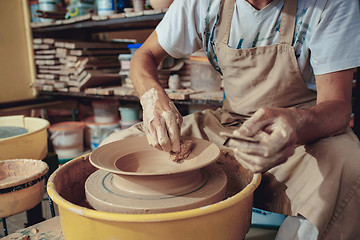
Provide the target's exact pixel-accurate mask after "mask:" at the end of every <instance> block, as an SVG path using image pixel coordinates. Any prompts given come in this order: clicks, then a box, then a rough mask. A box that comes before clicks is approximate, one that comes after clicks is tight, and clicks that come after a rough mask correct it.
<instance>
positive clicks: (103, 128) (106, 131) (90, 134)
mask: <svg viewBox="0 0 360 240" xmlns="http://www.w3.org/2000/svg"><path fill="white" fill-rule="evenodd" d="M83 123H84V125H85V132H84V133H85V146H86V147H90V148H91V149H92V150H94V149H96V148H97V147H98V146H99V144H100V143H101V142H102V141H103V140H104V139H105V138H106V137H107V136H109V135H110V134H111V133H113V132H115V131H117V130H120V123H119V121H115V122H112V123H96V122H95V120H94V117H89V118H86V119H84V120H83Z"/></svg>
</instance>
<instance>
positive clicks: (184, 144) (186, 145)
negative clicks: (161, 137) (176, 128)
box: [170, 139, 193, 162]
mask: <svg viewBox="0 0 360 240" xmlns="http://www.w3.org/2000/svg"><path fill="white" fill-rule="evenodd" d="M192 145H193V142H192V141H191V140H190V139H186V140H181V141H180V152H178V153H175V152H173V151H170V159H171V160H172V161H174V162H180V161H181V160H183V159H185V158H187V157H188V156H189V155H190V153H191V150H192Z"/></svg>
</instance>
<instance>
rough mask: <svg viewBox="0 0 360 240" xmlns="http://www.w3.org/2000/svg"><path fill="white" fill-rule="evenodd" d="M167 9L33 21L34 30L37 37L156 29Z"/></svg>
mask: <svg viewBox="0 0 360 240" xmlns="http://www.w3.org/2000/svg"><path fill="white" fill-rule="evenodd" d="M164 12H165V10H156V11H155V10H146V11H142V12H139V13H130V14H124V13H121V14H114V15H111V16H107V17H100V16H97V15H91V14H88V15H84V16H80V17H76V18H72V19H61V20H57V21H55V22H36V23H32V24H31V26H32V32H33V35H34V36H35V37H37V36H42V35H44V34H45V35H49V34H50V35H51V34H59V33H64V32H66V33H67V36H69V35H71V34H72V33H73V32H78V31H81V32H86V33H96V32H111V31H122V30H136V29H154V28H155V27H156V26H157V24H158V23H159V22H160V21H161V19H162V18H163V17H164V14H165V13H164Z"/></svg>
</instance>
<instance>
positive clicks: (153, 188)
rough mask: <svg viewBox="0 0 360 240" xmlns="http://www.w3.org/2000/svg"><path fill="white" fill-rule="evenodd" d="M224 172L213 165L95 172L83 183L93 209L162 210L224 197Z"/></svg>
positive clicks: (134, 211)
mask: <svg viewBox="0 0 360 240" xmlns="http://www.w3.org/2000/svg"><path fill="white" fill-rule="evenodd" d="M226 184H227V177H226V174H225V173H224V172H223V171H222V170H221V169H220V168H217V167H216V166H215V165H209V166H207V167H205V168H202V169H198V170H194V171H191V172H185V173H179V174H172V175H171V177H170V178H169V175H162V176H154V177H152V178H151V179H149V177H148V176H146V177H145V179H144V176H139V177H135V178H134V176H124V175H117V174H113V173H109V172H107V171H104V170H98V171H95V172H94V173H93V174H91V175H90V176H89V177H88V179H87V180H86V182H85V193H86V198H87V200H88V202H89V203H90V205H92V207H94V208H95V209H96V210H100V211H106V212H116V213H163V212H173V211H179V210H187V209H192V208H198V207H202V206H206V205H209V204H212V203H215V202H219V201H221V200H223V199H224V197H225V192H226Z"/></svg>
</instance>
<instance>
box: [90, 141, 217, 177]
mask: <svg viewBox="0 0 360 240" xmlns="http://www.w3.org/2000/svg"><path fill="white" fill-rule="evenodd" d="M190 139H191V140H192V142H193V146H192V150H191V153H190V155H189V156H188V157H187V158H186V159H184V160H183V161H180V162H174V161H172V160H170V159H169V153H167V152H164V151H160V150H158V149H156V148H154V147H152V146H150V145H149V144H148V142H147V139H146V137H133V138H127V139H124V140H119V141H115V142H111V143H108V144H105V145H102V146H101V147H99V148H97V149H95V150H94V151H93V152H92V153H91V155H90V162H91V164H93V165H94V166H95V167H97V168H99V169H102V170H105V171H108V172H112V173H115V174H120V175H136V176H151V175H168V174H175V173H182V172H188V171H191V170H196V169H199V168H202V167H205V166H207V165H209V164H211V163H212V162H214V161H216V159H217V158H218V157H219V155H220V149H219V148H218V147H217V146H216V145H215V144H213V143H211V142H209V141H206V140H203V139H199V138H190Z"/></svg>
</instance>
